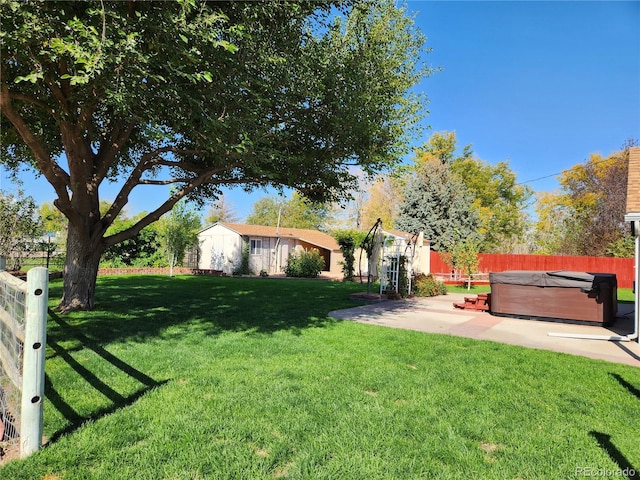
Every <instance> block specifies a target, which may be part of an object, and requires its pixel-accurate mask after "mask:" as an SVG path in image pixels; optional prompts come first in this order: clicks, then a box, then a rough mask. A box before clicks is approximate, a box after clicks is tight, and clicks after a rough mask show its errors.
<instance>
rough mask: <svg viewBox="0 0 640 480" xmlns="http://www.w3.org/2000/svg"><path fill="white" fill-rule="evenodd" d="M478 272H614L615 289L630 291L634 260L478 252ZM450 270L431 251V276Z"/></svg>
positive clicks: (436, 253) (444, 273)
mask: <svg viewBox="0 0 640 480" xmlns="http://www.w3.org/2000/svg"><path fill="white" fill-rule="evenodd" d="M478 257H479V258H480V265H479V271H480V272H481V273H486V274H488V273H489V272H504V271H507V270H543V271H554V270H569V271H573V272H594V273H596V272H597V273H615V274H616V278H617V280H618V287H620V288H632V287H633V280H634V278H635V276H634V259H633V258H613V257H578V256H568V255H518V254H510V253H481V254H480V255H478ZM449 272H451V268H450V267H449V266H448V265H447V264H446V263H444V262H443V261H442V258H440V254H438V252H433V251H432V252H431V273H433V274H434V275H437V276H442V275H449Z"/></svg>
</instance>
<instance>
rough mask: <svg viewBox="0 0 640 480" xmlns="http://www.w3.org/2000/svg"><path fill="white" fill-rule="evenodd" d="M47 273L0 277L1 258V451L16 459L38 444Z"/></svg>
mask: <svg viewBox="0 0 640 480" xmlns="http://www.w3.org/2000/svg"><path fill="white" fill-rule="evenodd" d="M48 298H49V272H48V270H47V269H46V268H43V267H37V268H33V269H31V270H30V271H29V273H28V274H27V281H26V282H25V281H23V280H20V279H18V278H16V277H14V276H12V275H10V274H9V273H7V272H5V271H4V262H3V259H1V258H0V446H4V447H15V446H16V445H17V444H19V447H20V456H21V457H26V456H27V455H29V454H31V453H33V452H34V451H36V450H38V449H39V448H40V446H41V444H42V407H43V402H44V363H45V346H46V324H47V302H48Z"/></svg>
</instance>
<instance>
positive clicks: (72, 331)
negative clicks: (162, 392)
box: [45, 310, 168, 442]
mask: <svg viewBox="0 0 640 480" xmlns="http://www.w3.org/2000/svg"><path fill="white" fill-rule="evenodd" d="M49 316H50V317H51V319H52V320H53V321H54V322H55V323H56V324H57V326H58V327H60V329H61V333H62V332H63V333H64V338H65V339H69V338H72V339H74V340H76V341H78V342H80V344H81V346H82V348H86V349H89V350H91V351H93V352H94V353H96V354H97V355H98V356H100V357H101V358H102V359H103V360H105V361H107V362H108V363H109V364H111V365H112V366H114V367H116V368H117V369H119V370H120V371H121V372H123V373H124V374H126V375H128V376H130V377H132V378H134V379H135V380H137V381H138V382H140V383H141V384H142V385H143V386H142V387H141V388H139V389H138V390H136V391H134V392H133V393H130V394H128V395H122V394H121V393H118V392H117V391H116V390H115V389H113V388H111V387H110V386H109V385H108V384H107V383H105V382H104V381H102V380H101V379H100V378H99V377H98V376H97V375H96V374H95V373H93V372H92V371H91V370H90V369H89V368H87V367H85V366H84V365H82V364H81V363H80V362H79V361H77V360H76V359H75V358H74V357H73V356H72V355H71V353H70V352H71V351H72V350H79V349H78V348H77V347H74V348H72V349H69V350H67V349H65V348H64V347H63V346H62V345H60V343H59V342H58V341H57V339H56V338H55V336H52V335H49V336H48V339H47V345H48V346H49V347H50V348H51V349H52V350H53V352H54V353H55V355H56V356H58V357H60V358H61V359H62V360H63V361H64V362H65V363H67V364H68V365H69V366H70V367H71V368H72V369H73V370H74V371H75V372H76V373H77V374H78V375H80V376H81V377H82V378H83V379H84V380H85V381H86V382H87V383H88V384H89V385H91V387H93V388H94V389H95V390H97V391H98V392H100V393H101V394H102V395H104V396H105V397H107V398H108V399H109V401H110V402H111V405H110V406H107V407H104V408H101V409H98V410H96V411H94V412H92V413H91V414H89V415H81V414H79V413H78V412H77V411H76V410H75V409H74V408H73V407H72V406H71V405H70V404H69V403H68V402H66V401H65V400H64V398H63V397H62V395H61V394H60V393H59V392H58V391H57V390H56V388H55V386H54V385H53V382H52V380H51V378H50V377H49V376H48V375H46V374H45V396H46V397H47V399H48V400H49V401H50V402H51V403H52V405H53V406H54V407H55V408H56V409H57V410H58V411H59V412H60V413H61V414H62V416H63V417H64V418H65V419H66V420H67V422H69V423H68V425H67V426H66V427H64V428H63V429H61V430H58V431H56V432H55V433H54V434H53V435H52V436H51V438H50V440H49V441H50V442H53V441H55V440H57V439H58V438H59V437H60V436H62V435H64V434H67V433H71V432H73V431H75V430H77V429H78V428H80V426H82V424H84V423H85V422H87V421H89V420H97V419H99V418H102V417H104V416H105V415H109V414H110V413H114V412H116V411H117V410H119V409H121V408H124V407H127V406H129V405H131V404H133V403H134V402H135V401H137V400H138V399H139V398H140V397H142V396H143V395H144V394H145V393H147V392H148V391H150V390H153V389H154V388H156V387H158V386H160V385H164V384H165V383H167V382H168V380H165V381H161V382H159V381H156V380H154V379H153V378H151V377H149V376H148V375H146V374H145V373H143V372H141V371H140V370H137V369H136V368H134V367H133V366H132V365H129V364H128V363H126V362H124V361H122V360H121V359H120V358H118V357H116V356H115V355H113V354H112V353H111V352H109V351H107V350H105V349H104V348H103V347H102V346H100V345H99V344H98V343H96V342H95V341H93V340H91V339H90V338H88V337H86V336H85V335H84V334H82V333H81V332H80V331H78V329H77V328H74V327H72V326H71V325H69V323H67V322H66V321H64V320H63V319H62V318H60V316H58V315H57V314H56V313H55V312H53V311H51V310H49Z"/></svg>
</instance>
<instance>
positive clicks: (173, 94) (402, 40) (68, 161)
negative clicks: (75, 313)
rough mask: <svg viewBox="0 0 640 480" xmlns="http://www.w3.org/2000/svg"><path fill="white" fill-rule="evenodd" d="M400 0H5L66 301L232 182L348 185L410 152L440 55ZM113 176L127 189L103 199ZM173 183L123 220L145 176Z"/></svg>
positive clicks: (90, 294)
mask: <svg viewBox="0 0 640 480" xmlns="http://www.w3.org/2000/svg"><path fill="white" fill-rule="evenodd" d="M395 4H396V2H395V1H393V0H385V1H379V0H349V1H331V2H310V1H287V2H272V1H267V0H264V1H258V0H256V1H253V2H232V1H228V2H218V1H215V2H214V1H212V2H203V1H195V0H183V1H178V2H135V1H127V2H114V1H105V0H102V1H100V2H97V1H95V2H84V1H78V2H49V1H31V2H22V1H11V0H7V1H3V2H2V3H1V4H0V8H1V11H0V18H1V22H2V23H1V27H2V28H1V32H2V33H1V36H0V40H1V42H2V44H1V48H2V50H1V64H0V76H1V78H0V88H1V100H0V109H1V112H2V115H1V122H2V124H1V132H2V137H1V146H0V149H1V153H2V162H3V163H4V164H5V165H7V166H8V167H9V168H10V169H14V170H16V169H20V168H22V167H23V166H27V167H30V168H32V169H33V170H35V171H37V172H38V173H40V174H42V175H43V176H44V177H45V178H46V180H47V181H48V182H49V183H50V184H51V185H52V186H53V189H54V191H55V194H56V196H57V198H56V199H55V201H54V204H55V205H56V207H57V208H58V209H60V211H61V212H62V213H63V214H64V215H65V216H66V217H67V218H68V220H69V227H68V235H67V256H66V264H65V267H64V288H63V297H62V300H61V304H60V308H61V309H62V310H63V311H66V310H72V309H77V308H92V307H93V306H94V290H95V281H96V275H97V268H98V263H99V261H100V256H101V255H102V253H103V252H104V250H105V249H106V248H108V247H109V246H111V245H114V244H116V243H118V242H121V241H123V240H125V239H127V238H130V237H132V236H134V235H136V234H137V233H139V232H140V231H141V230H142V229H143V228H144V227H145V226H147V225H149V224H151V223H152V222H154V221H156V220H158V219H159V218H160V217H161V216H162V215H163V214H165V213H167V212H168V211H170V210H171V209H172V207H173V206H174V205H175V204H176V202H178V201H179V200H180V199H182V198H185V197H187V198H189V199H195V200H201V201H204V199H208V198H215V197H216V195H217V194H219V192H220V188H221V187H223V186H233V185H238V184H240V185H244V186H245V188H248V189H251V188H254V187H257V186H275V187H280V186H288V187H292V188H295V189H297V190H299V191H300V192H302V193H303V194H304V195H305V196H307V197H309V198H313V199H321V200H326V199H329V200H330V199H333V198H335V197H339V196H340V195H341V194H342V193H343V192H344V191H345V190H346V188H347V187H349V186H351V185H350V184H351V183H352V181H353V179H354V178H353V175H352V174H351V173H350V168H349V167H351V166H352V165H356V164H357V165H360V166H361V167H362V168H363V169H364V170H365V171H367V172H375V171H378V170H380V169H382V168H384V167H386V166H389V165H391V164H393V163H394V162H396V161H397V160H398V159H399V158H401V156H402V155H403V154H404V152H405V150H406V148H405V147H406V145H407V144H408V140H409V138H410V136H411V134H413V133H415V132H414V130H413V129H414V127H415V126H416V122H415V120H416V116H417V115H418V114H419V113H420V111H421V105H422V103H421V99H420V98H419V97H416V96H415V95H413V94H411V93H410V89H411V87H412V86H413V85H415V84H416V83H417V81H418V80H419V79H420V78H421V77H422V76H424V75H426V74H428V73H429V70H428V69H427V68H425V67H423V66H422V64H421V63H420V58H421V54H422V53H423V51H424V48H423V45H424V37H423V36H422V35H421V34H420V33H419V32H417V31H416V29H415V27H414V25H413V22H412V20H411V18H409V17H408V16H407V15H406V13H405V11H404V10H403V9H401V8H397V7H396V5H395ZM105 182H117V184H118V185H119V187H120V191H119V193H118V194H117V195H116V197H115V200H114V201H113V202H112V204H111V207H110V208H109V210H108V211H107V212H106V213H104V214H102V213H101V212H100V209H99V205H100V191H101V187H102V186H103V185H104V184H105ZM141 185H142V186H150V185H161V186H166V185H170V186H172V187H173V190H172V192H173V194H172V195H171V196H170V197H169V198H168V199H167V200H165V201H163V202H160V204H159V205H158V207H157V208H156V209H154V210H151V211H150V212H149V213H148V214H147V215H145V216H144V217H143V218H141V219H139V220H138V221H137V222H136V223H135V224H133V225H132V226H131V227H129V228H127V229H125V230H123V231H119V232H117V233H114V234H112V235H109V234H107V230H108V229H109V226H110V225H111V224H112V222H113V221H114V219H115V218H116V217H117V215H118V214H119V213H120V212H121V211H122V209H123V208H124V207H125V205H126V204H127V200H128V198H129V195H130V194H131V192H132V191H133V190H134V188H136V187H138V186H141Z"/></svg>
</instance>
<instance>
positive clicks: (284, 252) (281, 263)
mask: <svg viewBox="0 0 640 480" xmlns="http://www.w3.org/2000/svg"><path fill="white" fill-rule="evenodd" d="M288 258H289V244H288V243H286V242H283V243H281V244H280V255H279V257H278V265H277V266H276V268H277V269H278V272H284V267H286V266H287V259H288Z"/></svg>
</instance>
